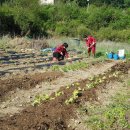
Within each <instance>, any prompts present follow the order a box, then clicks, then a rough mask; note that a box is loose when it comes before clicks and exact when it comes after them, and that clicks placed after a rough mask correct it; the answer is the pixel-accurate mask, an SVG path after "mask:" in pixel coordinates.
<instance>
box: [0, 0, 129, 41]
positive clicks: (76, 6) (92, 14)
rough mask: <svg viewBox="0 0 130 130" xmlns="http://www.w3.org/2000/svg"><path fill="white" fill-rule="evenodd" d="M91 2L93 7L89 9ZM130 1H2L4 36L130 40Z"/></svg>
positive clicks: (0, 22) (1, 30)
mask: <svg viewBox="0 0 130 130" xmlns="http://www.w3.org/2000/svg"><path fill="white" fill-rule="evenodd" d="M88 2H89V6H88ZM129 5H130V0H89V1H87V0H80V1H79V0H57V1H56V2H55V4H54V5H40V4H39V2H38V0H1V5H0V6H1V7H0V35H1V36H2V35H6V34H8V35H11V36H15V35H20V36H28V37H43V36H44V37H53V36H57V35H58V36H59V35H62V36H63V35H64V36H70V37H79V38H83V37H84V35H87V34H92V35H95V37H98V39H99V40H103V39H107V40H112V41H125V42H129V41H130V8H129Z"/></svg>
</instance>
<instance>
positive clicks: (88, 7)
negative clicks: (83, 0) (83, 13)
mask: <svg viewBox="0 0 130 130" xmlns="http://www.w3.org/2000/svg"><path fill="white" fill-rule="evenodd" d="M87 3H88V4H87V12H88V9H89V0H87Z"/></svg>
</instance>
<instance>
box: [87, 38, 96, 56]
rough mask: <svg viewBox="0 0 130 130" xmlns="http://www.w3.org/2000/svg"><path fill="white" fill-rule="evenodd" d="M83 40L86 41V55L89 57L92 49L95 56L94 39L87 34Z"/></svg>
mask: <svg viewBox="0 0 130 130" xmlns="http://www.w3.org/2000/svg"><path fill="white" fill-rule="evenodd" d="M85 41H86V46H87V47H88V56H89V57H90V55H91V51H92V55H93V57H95V53H96V39H95V38H94V37H93V36H88V37H87V38H85Z"/></svg>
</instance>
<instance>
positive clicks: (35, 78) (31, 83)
mask: <svg viewBox="0 0 130 130" xmlns="http://www.w3.org/2000/svg"><path fill="white" fill-rule="evenodd" d="M61 76H63V73H61V72H45V73H36V74H27V75H23V76H22V75H20V76H12V77H11V78H8V79H0V99H2V98H3V97H4V96H5V95H7V94H8V92H10V91H13V90H16V89H25V90H27V89H31V88H33V87H35V86H36V85H37V84H39V83H41V82H43V81H48V82H50V81H52V80H54V79H57V78H58V77H61Z"/></svg>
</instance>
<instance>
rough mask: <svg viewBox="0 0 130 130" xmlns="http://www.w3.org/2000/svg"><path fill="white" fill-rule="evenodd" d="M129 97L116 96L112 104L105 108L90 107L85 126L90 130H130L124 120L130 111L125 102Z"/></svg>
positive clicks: (129, 125) (129, 126)
mask: <svg viewBox="0 0 130 130" xmlns="http://www.w3.org/2000/svg"><path fill="white" fill-rule="evenodd" d="M128 98H129V96H128V95H121V94H118V95H117V96H116V97H114V99H113V100H114V102H113V103H111V104H109V105H108V106H107V107H106V108H101V107H98V106H91V109H89V113H91V114H90V115H89V119H87V120H86V123H87V126H89V127H91V129H92V130H97V129H98V130H106V129H107V130H112V129H116V130H118V129H125V128H130V124H129V123H128V121H127V119H126V113H127V111H128V110H129V109H130V105H129V103H128V102H127V101H128Z"/></svg>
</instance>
